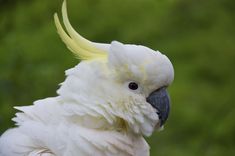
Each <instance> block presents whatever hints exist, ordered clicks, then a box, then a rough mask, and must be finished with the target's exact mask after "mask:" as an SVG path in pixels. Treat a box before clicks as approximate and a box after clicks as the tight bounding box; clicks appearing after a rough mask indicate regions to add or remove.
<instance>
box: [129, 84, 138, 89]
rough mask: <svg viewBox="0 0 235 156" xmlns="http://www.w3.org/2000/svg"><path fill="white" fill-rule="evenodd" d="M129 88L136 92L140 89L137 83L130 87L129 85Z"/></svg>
mask: <svg viewBox="0 0 235 156" xmlns="http://www.w3.org/2000/svg"><path fill="white" fill-rule="evenodd" d="M128 87H129V88H130V89H131V90H136V89H138V87H139V86H138V84H137V83H135V82H130V83H129V85H128Z"/></svg>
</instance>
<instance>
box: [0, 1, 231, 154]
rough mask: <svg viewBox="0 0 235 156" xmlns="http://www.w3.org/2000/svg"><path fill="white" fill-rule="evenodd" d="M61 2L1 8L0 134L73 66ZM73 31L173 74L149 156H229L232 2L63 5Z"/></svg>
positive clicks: (15, 3)
mask: <svg viewBox="0 0 235 156" xmlns="http://www.w3.org/2000/svg"><path fill="white" fill-rule="evenodd" d="M61 4H62V0H0V134H1V133H2V132H4V131H5V130H6V129H7V128H9V127H12V126H14V123H13V122H12V121H11V118H12V117H13V116H14V113H15V110H14V109H13V106H15V105H30V104H32V102H33V101H34V100H37V99H42V98H45V97H50V96H56V92H55V91H56V90H57V89H58V84H59V83H60V82H63V80H64V79H65V76H64V71H65V70H66V69H69V68H71V67H73V66H75V65H76V64H77V63H78V62H79V60H77V59H75V58H74V56H73V55H72V53H70V52H69V50H67V48H66V47H65V45H64V44H63V43H62V41H61V40H60V38H59V36H58V35H57V33H56V29H55V26H54V23H53V14H54V12H60V8H61ZM68 10H69V17H70V20H71V23H72V25H73V26H74V27H75V28H76V30H78V31H79V32H80V33H81V34H82V35H83V36H85V37H86V38H88V39H90V40H92V41H97V42H108V43H109V42H110V41H112V40H118V41H121V42H124V43H135V44H143V45H146V46H148V47H151V48H153V49H158V50H160V51H161V52H163V53H165V54H166V55H167V56H168V57H169V58H170V59H171V61H172V63H173V65H174V68H175V81H174V83H173V85H172V86H171V87H170V88H169V91H170V94H171V100H172V109H171V114H170V118H169V121H168V122H167V124H166V126H165V130H164V131H161V132H155V133H154V134H153V136H152V137H150V138H148V139H147V140H148V142H149V144H150V146H151V155H152V156H167V155H174V156H198V155H203V156H204V155H205V156H221V155H235V107H234V105H235V103H234V102H235V83H234V81H235V69H234V68H235V1H234V0H68Z"/></svg>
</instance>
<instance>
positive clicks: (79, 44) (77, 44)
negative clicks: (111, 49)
mask: <svg viewBox="0 0 235 156" xmlns="http://www.w3.org/2000/svg"><path fill="white" fill-rule="evenodd" d="M62 17H63V23H64V26H65V28H66V31H67V33H68V34H67V33H66V31H65V30H64V29H63V27H62V25H61V23H60V20H59V18H58V15H57V13H55V15H54V20H55V25H56V28H57V31H58V34H59V35H60V37H61V39H62V41H63V42H64V43H65V44H66V46H67V47H68V49H70V50H71V51H72V52H73V53H74V54H75V55H76V56H77V57H78V58H79V59H81V60H91V59H95V58H102V57H106V56H107V52H106V51H105V50H102V49H99V48H97V47H96V46H95V43H93V42H91V41H89V40H87V39H85V38H84V37H82V36H81V35H80V34H78V33H77V32H76V31H75V30H74V28H73V27H72V25H71V24H70V22H69V19H68V14H67V7H66V1H64V2H63V5H62Z"/></svg>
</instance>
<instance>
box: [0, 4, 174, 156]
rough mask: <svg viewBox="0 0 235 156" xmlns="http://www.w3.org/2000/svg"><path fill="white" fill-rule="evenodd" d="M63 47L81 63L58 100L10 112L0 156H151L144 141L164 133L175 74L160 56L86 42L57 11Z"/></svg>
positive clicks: (0, 140)
mask: <svg viewBox="0 0 235 156" xmlns="http://www.w3.org/2000/svg"><path fill="white" fill-rule="evenodd" d="M62 16H63V23H64V26H65V28H66V31H67V32H66V31H65V30H64V29H63V27H62V25H61V23H60V21H59V18H58V16H57V14H55V16H54V19H55V24H56V27H57V30H58V33H59V35H60V37H61V38H62V40H63V42H64V43H65V44H66V46H67V47H68V48H69V49H70V50H71V51H72V52H73V53H74V54H75V55H76V56H77V57H79V59H80V60H82V61H81V62H80V63H79V64H78V65H77V66H75V67H74V68H72V69H69V70H67V71H66V76H67V78H66V79H65V81H64V82H63V83H62V84H61V87H60V88H59V89H58V91H57V93H58V96H56V97H50V98H46V99H42V100H38V101H35V102H34V103H33V105H31V106H22V107H15V108H16V109H17V110H19V111H20V112H18V113H16V117H15V118H13V121H15V122H16V125H17V127H16V128H13V129H9V130H7V131H6V132H5V133H4V134H3V135H2V136H1V138H0V156H149V149H150V148H149V145H148V144H147V142H146V141H145V139H144V136H150V135H151V134H152V133H153V131H154V130H155V129H160V128H161V127H163V125H164V123H165V121H166V119H167V117H168V113H169V106H170V105H169V103H170V101H169V96H168V93H167V91H166V88H167V87H168V86H169V85H170V84H171V83H172V81H173V77H174V70H173V66H172V64H171V62H170V60H169V59H168V58H167V57H166V56H165V55H163V54H161V53H160V52H159V51H154V50H152V49H150V48H147V47H145V46H141V45H133V44H122V43H120V42H118V41H112V42H111V44H101V43H94V42H91V41H89V40H87V39H85V38H83V37H82V36H80V35H79V34H78V33H77V32H76V31H75V30H74V29H73V27H72V26H71V24H70V22H69V20H68V16H67V9H66V2H64V3H63V6H62Z"/></svg>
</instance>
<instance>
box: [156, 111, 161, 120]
mask: <svg viewBox="0 0 235 156" xmlns="http://www.w3.org/2000/svg"><path fill="white" fill-rule="evenodd" d="M157 115H158V118H159V120H161V119H162V115H161V113H160V112H157Z"/></svg>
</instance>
